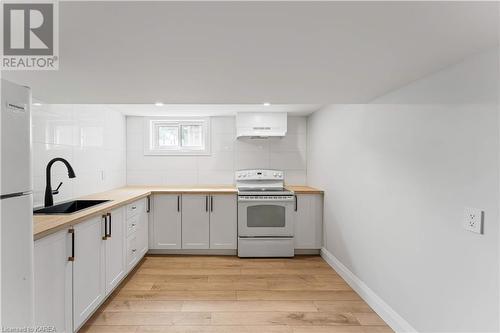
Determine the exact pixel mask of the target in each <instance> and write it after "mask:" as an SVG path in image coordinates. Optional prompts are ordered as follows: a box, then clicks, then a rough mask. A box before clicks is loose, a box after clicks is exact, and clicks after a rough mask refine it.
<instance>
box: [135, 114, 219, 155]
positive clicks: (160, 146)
mask: <svg viewBox="0 0 500 333" xmlns="http://www.w3.org/2000/svg"><path fill="white" fill-rule="evenodd" d="M144 133H145V135H144V155H209V154H210V139H209V138H210V119H209V118H205V117H203V118H202V117H196V118H195V117H193V118H145V120H144Z"/></svg>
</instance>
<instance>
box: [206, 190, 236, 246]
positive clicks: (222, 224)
mask: <svg viewBox="0 0 500 333" xmlns="http://www.w3.org/2000/svg"><path fill="white" fill-rule="evenodd" d="M237 225H238V222H237V208H236V196H235V195H233V194H217V195H213V196H211V198H210V248H211V249H236V247H237V242H236V239H237Z"/></svg>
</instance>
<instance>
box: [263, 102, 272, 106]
mask: <svg viewBox="0 0 500 333" xmlns="http://www.w3.org/2000/svg"><path fill="white" fill-rule="evenodd" d="M263 105H264V106H270V105H271V103H269V102H265V103H264V104H263Z"/></svg>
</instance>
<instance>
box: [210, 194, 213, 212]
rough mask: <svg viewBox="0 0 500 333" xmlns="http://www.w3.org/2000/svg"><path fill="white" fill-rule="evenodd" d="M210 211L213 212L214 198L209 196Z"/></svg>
mask: <svg viewBox="0 0 500 333" xmlns="http://www.w3.org/2000/svg"><path fill="white" fill-rule="evenodd" d="M210 211H211V212H213V211H214V197H213V196H210Z"/></svg>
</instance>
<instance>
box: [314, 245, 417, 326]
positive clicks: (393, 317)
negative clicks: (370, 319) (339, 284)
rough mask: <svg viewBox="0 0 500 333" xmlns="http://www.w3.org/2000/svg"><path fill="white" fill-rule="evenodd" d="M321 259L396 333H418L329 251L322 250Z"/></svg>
mask: <svg viewBox="0 0 500 333" xmlns="http://www.w3.org/2000/svg"><path fill="white" fill-rule="evenodd" d="M321 257H322V258H323V259H324V260H325V261H326V262H327V263H328V264H329V265H330V266H332V268H333V269H334V270H335V271H336V272H337V273H338V274H339V275H340V276H341V277H342V278H343V279H344V280H345V281H346V282H347V284H349V286H351V288H352V289H354V291H356V292H357V293H358V294H359V296H361V298H362V299H364V300H365V302H366V303H368V305H369V306H370V307H371V308H372V309H373V310H374V311H375V312H376V313H377V314H378V315H379V316H380V317H381V318H382V319H383V320H384V321H385V322H386V323H387V325H389V326H390V327H391V328H392V329H393V330H394V331H395V332H396V333H403V332H405V333H406V332H408V333H409V332H417V330H415V329H414V328H413V327H412V326H411V325H410V324H409V323H408V322H407V321H406V320H405V319H404V318H403V317H401V316H400V315H399V314H398V313H397V312H396V311H394V309H393V308H391V307H390V306H389V304H387V303H386V302H384V300H383V299H382V298H380V296H378V295H377V294H376V293H375V292H374V291H373V290H371V289H370V287H368V286H367V285H366V284H365V283H364V282H363V281H361V280H360V279H359V278H358V277H357V276H356V275H354V273H353V272H351V271H350V270H349V269H348V268H347V267H346V266H344V264H342V263H341V262H340V261H339V260H338V259H337V258H336V257H335V256H334V255H333V254H332V253H330V252H329V251H328V250H327V249H325V248H322V249H321Z"/></svg>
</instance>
